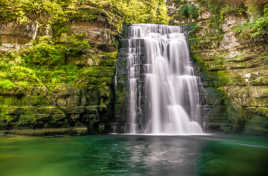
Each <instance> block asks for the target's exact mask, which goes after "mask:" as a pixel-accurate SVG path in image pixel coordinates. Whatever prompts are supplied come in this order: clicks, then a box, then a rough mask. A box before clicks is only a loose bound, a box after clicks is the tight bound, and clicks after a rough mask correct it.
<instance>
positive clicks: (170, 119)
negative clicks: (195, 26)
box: [126, 24, 202, 135]
mask: <svg viewBox="0 0 268 176" xmlns="http://www.w3.org/2000/svg"><path fill="white" fill-rule="evenodd" d="M127 52H128V54H127V60H128V83H129V96H128V103H129V107H128V114H129V125H128V128H127V131H126V132H127V133H131V134H137V133H145V134H178V135H180V134H200V133H202V128H201V127H200V125H199V123H198V122H199V119H200V110H199V107H200V105H199V90H198V77H196V76H195V75H194V71H193V67H192V64H191V60H190V56H189V50H188V45H187V41H186V37H185V34H184V33H183V31H182V28H181V27H180V26H166V25H155V24H134V25H131V26H130V27H129V31H128V51H127Z"/></svg>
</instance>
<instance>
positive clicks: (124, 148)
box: [0, 136, 268, 176]
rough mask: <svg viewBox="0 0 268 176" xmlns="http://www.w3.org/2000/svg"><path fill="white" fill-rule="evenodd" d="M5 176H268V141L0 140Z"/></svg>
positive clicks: (137, 138) (147, 138) (197, 138)
mask: <svg viewBox="0 0 268 176" xmlns="http://www.w3.org/2000/svg"><path fill="white" fill-rule="evenodd" d="M0 163H1V164H0V175H1V176H197V175H200V176H233V175H234V176H247V175H248V176H266V175H267V173H268V168H267V163H268V140H267V138H260V137H254V138H250V137H216V136H214V137H213V136H207V137H206V136H184V137H183V136H169V137H168V136H166V137H164V136H158V137H156V136H85V137H62V138H28V137H0Z"/></svg>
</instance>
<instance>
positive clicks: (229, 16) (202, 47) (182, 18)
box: [168, 0, 268, 133]
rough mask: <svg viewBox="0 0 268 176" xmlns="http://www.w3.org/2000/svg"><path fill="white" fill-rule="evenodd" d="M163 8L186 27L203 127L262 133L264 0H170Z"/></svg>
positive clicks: (267, 103) (266, 108)
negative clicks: (198, 86)
mask: <svg viewBox="0 0 268 176" xmlns="http://www.w3.org/2000/svg"><path fill="white" fill-rule="evenodd" d="M168 7H169V13H170V16H171V19H172V20H171V24H180V25H181V24H184V25H188V27H189V31H190V32H189V41H190V47H191V52H192V56H193V59H194V60H195V61H196V66H197V69H198V70H199V73H200V76H201V79H202V83H203V84H202V86H201V92H202V94H203V95H202V99H203V102H202V103H203V117H204V118H205V119H206V128H207V129H209V130H222V131H226V132H231V131H233V132H234V131H240V132H241V131H243V132H249V133H267V132H268V99H267V91H268V85H267V68H268V53H267V51H268V43H267V41H268V40H267V39H268V35H267V26H266V27H265V24H266V23H267V22H265V20H267V14H265V13H267V12H266V11H267V9H266V8H267V1H256V2H255V1H254V2H253V1H227V0H226V1H225V0H218V1H203V0H187V1H183V0H174V1H172V0H170V1H169V2H168ZM253 7H254V8H253ZM253 12H254V13H253ZM257 12H259V13H257ZM195 14H197V15H195ZM254 15H255V16H254ZM252 19H253V21H252ZM254 20H255V21H254ZM261 20H262V21H263V23H262V24H261V25H262V26H261V25H260V24H259V26H261V27H262V28H263V29H262V28H260V29H258V30H257V29H256V28H257V27H256V26H257V25H258V24H257V23H258V22H259V21H261ZM257 31H258V32H257Z"/></svg>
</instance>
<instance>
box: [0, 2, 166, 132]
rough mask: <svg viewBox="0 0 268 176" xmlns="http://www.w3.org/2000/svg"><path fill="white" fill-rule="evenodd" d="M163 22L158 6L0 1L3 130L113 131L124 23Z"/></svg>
mask: <svg viewBox="0 0 268 176" xmlns="http://www.w3.org/2000/svg"><path fill="white" fill-rule="evenodd" d="M133 8H134V10H133ZM167 21H168V16H167V9H166V6H165V4H164V2H163V1H157V0H152V1H150V2H148V1H145V0H138V1H137V0H123V1H120V2H118V1H114V0H83V1H80V0H37V1H36V0H25V1H20V0H9V1H6V0H2V1H0V68H1V69H0V130H10V129H25V128H26V129H43V128H70V127H71V128H72V127H87V130H88V133H103V132H107V131H111V129H110V125H109V124H110V122H112V121H114V113H113V112H114V108H115V107H114V81H113V78H114V73H115V63H116V56H117V47H118V39H119V38H120V34H121V32H122V29H123V23H124V24H125V25H128V24H132V23H142V22H143V23H146V22H147V23H157V22H158V23H167Z"/></svg>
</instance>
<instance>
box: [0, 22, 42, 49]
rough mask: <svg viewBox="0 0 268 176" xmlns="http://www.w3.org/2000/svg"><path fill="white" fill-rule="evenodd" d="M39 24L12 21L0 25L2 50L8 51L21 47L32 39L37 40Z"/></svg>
mask: <svg viewBox="0 0 268 176" xmlns="http://www.w3.org/2000/svg"><path fill="white" fill-rule="evenodd" d="M38 28H39V26H38V24H37V23H31V24H20V25H19V24H16V23H15V22H10V23H6V24H1V26H0V41H1V42H2V44H1V46H0V51H1V50H2V51H8V50H11V49H16V50H18V49H20V48H21V47H23V46H24V45H26V44H27V43H29V42H30V41H31V40H35V38H36V35H37V31H38Z"/></svg>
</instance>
